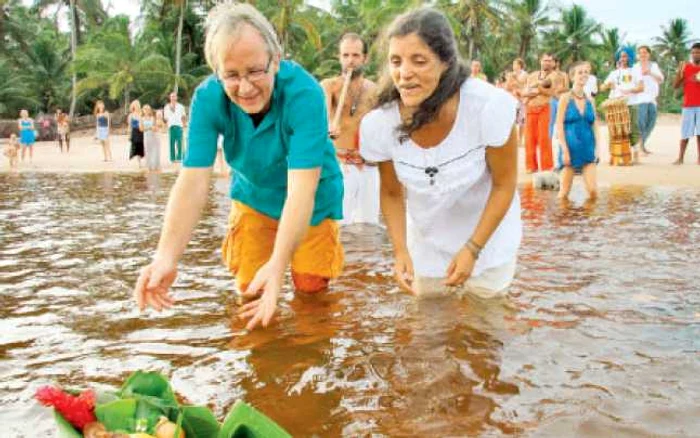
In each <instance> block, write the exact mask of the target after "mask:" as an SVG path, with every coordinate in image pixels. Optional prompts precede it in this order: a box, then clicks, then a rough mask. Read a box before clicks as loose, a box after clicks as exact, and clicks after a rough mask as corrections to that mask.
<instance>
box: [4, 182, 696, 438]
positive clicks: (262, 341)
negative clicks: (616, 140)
mask: <svg viewBox="0 0 700 438" xmlns="http://www.w3.org/2000/svg"><path fill="white" fill-rule="evenodd" d="M172 182H173V176H171V175H162V176H144V175H116V174H115V175H111V174H94V175H46V174H39V175H37V174H22V175H0V193H1V195H0V219H1V220H0V300H1V303H2V305H1V306H0V317H1V320H0V406H1V407H2V408H1V409H0V424H1V425H2V427H3V431H2V432H0V435H1V436H3V437H5V436H9V437H22V436H24V437H43V436H52V434H51V432H50V431H51V429H52V418H51V416H50V415H49V413H48V412H47V410H46V409H43V408H40V407H38V406H36V404H35V403H34V402H33V401H32V395H33V393H34V391H35V390H36V388H37V387H38V386H40V385H42V384H47V383H52V382H55V383H60V384H62V385H65V386H80V385H83V384H85V383H90V384H99V385H111V386H118V385H119V384H120V383H121V382H122V381H123V380H124V379H125V378H126V377H127V376H128V375H129V374H130V373H131V372H133V371H135V370H138V369H148V370H159V371H162V372H164V373H166V374H168V375H169V376H171V378H172V381H173V384H174V386H175V389H176V390H177V392H178V393H180V394H181V395H182V396H184V397H186V398H187V399H188V400H189V401H190V402H192V403H197V404H207V405H209V406H210V407H212V408H213V409H214V411H215V413H216V414H217V415H218V416H219V417H220V419H223V416H224V415H225V413H226V412H227V411H228V409H229V408H230V407H231V405H232V404H233V403H234V402H235V400H237V399H238V398H244V399H245V400H247V401H248V402H250V403H252V404H253V405H255V406H257V407H258V408H260V409H261V410H262V411H263V412H265V413H266V414H267V415H269V416H271V417H272V418H273V419H275V420H276V421H278V422H279V423H280V424H281V425H282V426H283V427H285V428H286V429H287V430H288V431H289V432H291V433H292V434H293V435H294V436H330V437H332V436H375V437H381V436H441V437H442V436H475V435H480V436H538V437H539V436H553V437H561V436H581V437H612V436H615V437H625V436H629V437H645V436H649V437H651V436H654V437H670V436H674V437H675V436H698V435H700V426H699V424H700V423H698V420H697V419H698V418H700V405H699V404H698V403H697V400H698V398H699V397H700V359H699V357H700V354H699V350H700V290H699V289H700V287H698V280H700V274H699V273H698V267H700V251H698V249H697V248H698V242H700V194H699V193H698V192H697V191H691V190H683V189H664V188H639V187H609V188H604V189H603V190H602V192H601V197H600V199H599V200H598V202H596V203H595V204H586V203H583V202H581V201H576V202H574V203H573V204H572V205H560V204H559V203H558V202H557V201H556V199H555V196H554V195H555V194H554V193H553V192H536V191H533V190H532V189H530V188H521V196H522V201H523V216H524V220H525V227H526V230H525V237H524V241H523V246H522V250H521V257H520V264H519V267H518V274H517V280H516V282H515V284H514V286H513V288H512V292H511V294H510V298H509V300H507V301H504V302H501V303H489V304H485V303H483V302H477V301H469V300H453V299H442V300H433V301H415V300H414V299H413V298H411V297H409V296H407V295H405V294H403V293H400V292H399V291H398V290H397V288H396V287H395V285H394V283H393V282H392V281H391V279H390V270H391V257H390V254H391V253H390V247H389V244H388V240H387V238H386V237H385V236H384V233H383V232H382V230H381V229H377V228H373V227H362V226H354V227H350V228H346V229H345V230H344V233H343V242H344V243H345V245H346V252H347V267H346V275H345V276H344V277H343V278H342V280H340V281H339V282H338V284H337V285H336V287H334V289H333V291H332V292H331V293H329V294H327V295H326V296H323V297H321V298H313V299H308V298H306V299H303V298H299V297H295V296H294V294H293V293H292V292H291V291H289V290H287V291H286V294H285V296H284V299H283V300H282V304H281V311H280V316H279V318H278V322H277V323H276V324H275V325H274V326H273V327H271V328H269V329H268V330H265V331H255V332H253V333H250V334H247V333H246V332H245V331H244V330H243V328H242V325H241V324H240V323H239V322H237V321H235V320H233V319H232V317H231V315H232V314H233V300H232V298H231V294H230V293H228V291H230V290H231V288H232V287H233V282H232V280H231V278H230V276H229V274H228V272H227V271H226V270H225V269H224V268H223V267H222V266H221V264H220V260H219V257H220V253H219V249H218V248H219V242H220V240H221V238H222V236H223V233H224V231H225V218H226V215H227V212H228V201H227V199H226V184H225V182H223V181H218V182H217V183H216V185H215V186H214V187H213V188H212V190H211V193H210V199H211V201H212V202H210V203H209V206H208V207H207V210H206V213H205V217H204V219H203V221H202V222H201V224H200V226H199V227H198V229H197V231H196V234H195V237H194V239H193V242H192V243H191V245H190V247H189V249H188V252H187V255H186V257H185V258H184V261H183V262H182V265H181V269H180V275H179V280H178V283H177V287H176V288H175V289H176V290H175V295H176V297H177V298H178V299H179V305H178V306H177V307H176V308H175V309H174V310H171V311H167V312H164V313H161V314H157V313H155V312H152V311H149V312H147V313H145V314H144V315H139V313H138V311H137V310H135V309H134V306H133V302H132V300H131V287H132V285H133V283H134V280H135V278H136V275H137V271H138V269H139V267H140V266H142V265H143V264H145V263H146V262H147V261H148V259H149V257H150V256H151V254H152V251H153V250H154V249H155V246H156V242H157V238H158V231H159V227H160V223H161V220H162V214H163V210H164V204H165V201H166V198H167V193H168V189H169V187H170V186H171V185H172ZM576 193H577V195H578V196H581V195H582V193H581V192H580V191H577V192H576Z"/></svg>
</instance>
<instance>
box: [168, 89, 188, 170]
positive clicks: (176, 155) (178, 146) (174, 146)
mask: <svg viewBox="0 0 700 438" xmlns="http://www.w3.org/2000/svg"><path fill="white" fill-rule="evenodd" d="M163 118H164V119H165V122H166V123H167V124H168V135H169V137H170V162H172V163H179V162H180V161H182V149H183V146H182V130H183V129H184V127H185V126H186V125H187V111H186V110H185V107H184V106H182V104H180V103H178V102H177V93H174V92H173V93H170V102H169V103H168V104H167V105H165V108H163Z"/></svg>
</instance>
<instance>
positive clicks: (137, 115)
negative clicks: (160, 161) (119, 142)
mask: <svg viewBox="0 0 700 438" xmlns="http://www.w3.org/2000/svg"><path fill="white" fill-rule="evenodd" d="M141 114H142V113H141V102H139V101H138V99H137V100H134V101H132V102H131V105H129V116H128V117H127V118H126V123H127V125H128V126H129V142H130V143H131V149H130V150H129V161H131V160H132V159H133V158H134V157H135V158H136V159H137V161H138V165H139V169H140V168H141V160H142V159H143V157H144V156H145V155H146V153H145V152H144V146H143V132H144V131H143V130H142V129H141Z"/></svg>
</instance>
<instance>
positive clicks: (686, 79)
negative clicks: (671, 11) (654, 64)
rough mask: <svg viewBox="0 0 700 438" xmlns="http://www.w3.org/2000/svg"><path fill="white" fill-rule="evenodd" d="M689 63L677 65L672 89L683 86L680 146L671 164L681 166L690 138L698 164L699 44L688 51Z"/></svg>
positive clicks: (699, 136) (699, 135) (699, 150)
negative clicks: (694, 143)
mask: <svg viewBox="0 0 700 438" xmlns="http://www.w3.org/2000/svg"><path fill="white" fill-rule="evenodd" d="M690 59H691V61H690V62H686V61H683V62H681V63H680V64H679V65H678V70H677V71H676V78H675V79H674V80H673V87H674V88H680V87H681V85H682V86H683V120H682V122H681V144H680V149H679V151H678V159H677V160H676V161H675V162H674V163H673V164H683V158H684V156H685V149H686V148H687V147H688V142H689V141H690V139H691V138H693V137H696V141H697V144H698V164H700V43H695V44H693V47H692V48H691V49H690Z"/></svg>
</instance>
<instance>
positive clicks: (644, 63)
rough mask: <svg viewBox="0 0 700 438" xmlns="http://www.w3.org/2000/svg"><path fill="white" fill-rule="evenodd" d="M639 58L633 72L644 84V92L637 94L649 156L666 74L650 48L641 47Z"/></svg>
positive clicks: (640, 128)
mask: <svg viewBox="0 0 700 438" xmlns="http://www.w3.org/2000/svg"><path fill="white" fill-rule="evenodd" d="M637 56H638V57H639V62H638V63H636V64H635V65H634V67H633V70H635V72H636V74H637V75H638V76H639V77H641V78H642V82H643V83H644V90H643V91H642V92H641V93H639V94H637V107H638V108H639V114H638V123H639V135H640V136H641V137H642V144H641V146H642V153H643V154H645V155H649V154H650V153H651V152H649V150H648V149H647V147H646V145H647V140H649V136H650V135H651V131H653V130H654V126H656V116H657V111H656V99H657V97H659V87H660V86H661V84H662V83H663V82H664V74H663V73H661V69H660V68H659V65H658V64H657V63H655V62H653V61H652V60H651V49H650V48H649V46H639V48H638V49H637Z"/></svg>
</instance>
